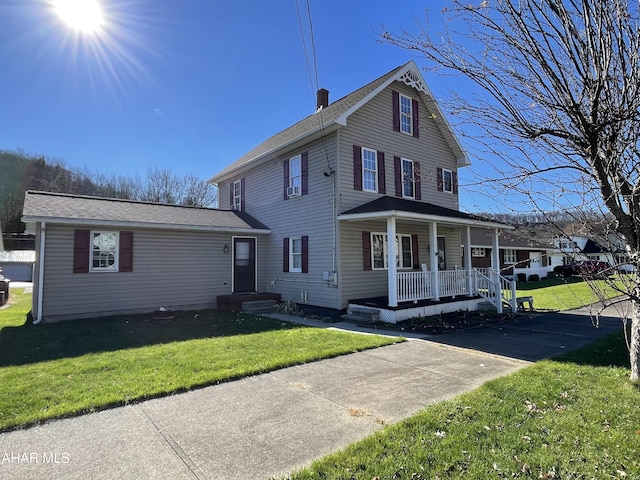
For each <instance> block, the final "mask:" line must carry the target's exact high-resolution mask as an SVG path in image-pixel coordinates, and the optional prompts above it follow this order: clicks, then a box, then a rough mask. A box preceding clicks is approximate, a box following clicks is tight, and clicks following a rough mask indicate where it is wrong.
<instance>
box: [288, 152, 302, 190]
mask: <svg viewBox="0 0 640 480" xmlns="http://www.w3.org/2000/svg"><path fill="white" fill-rule="evenodd" d="M289 187H293V188H294V189H297V191H298V195H299V194H300V189H301V188H302V157H301V156H300V155H297V156H295V157H293V158H290V159H289Z"/></svg>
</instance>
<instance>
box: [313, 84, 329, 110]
mask: <svg viewBox="0 0 640 480" xmlns="http://www.w3.org/2000/svg"><path fill="white" fill-rule="evenodd" d="M317 99H318V101H317V105H316V112H319V111H320V110H322V109H323V108H327V107H328V106H329V90H327V89H325V88H321V89H320V90H318V92H317Z"/></svg>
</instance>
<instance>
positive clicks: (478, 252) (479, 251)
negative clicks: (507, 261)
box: [471, 247, 486, 257]
mask: <svg viewBox="0 0 640 480" xmlns="http://www.w3.org/2000/svg"><path fill="white" fill-rule="evenodd" d="M485 253H486V252H485V249H484V247H479V248H472V249H471V256H472V257H485V256H486V254H485Z"/></svg>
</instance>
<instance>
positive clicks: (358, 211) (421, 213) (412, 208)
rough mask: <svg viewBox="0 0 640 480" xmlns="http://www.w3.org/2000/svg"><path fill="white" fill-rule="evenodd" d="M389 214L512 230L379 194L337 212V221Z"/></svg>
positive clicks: (486, 221)
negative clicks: (374, 198)
mask: <svg viewBox="0 0 640 480" xmlns="http://www.w3.org/2000/svg"><path fill="white" fill-rule="evenodd" d="M389 217H396V218H397V219H404V220H413V221H419V222H437V223H439V224H448V225H457V226H466V225H468V226H472V227H478V228H500V229H509V230H511V229H513V228H514V227H512V226H511V225H506V224H503V223H499V222H495V221H493V220H489V219H487V218H483V217H480V216H478V215H473V214H470V213H465V212H460V211H458V210H453V209H451V208H446V207H441V206H439V205H434V204H432V203H426V202H418V201H415V200H408V199H406V198H397V197H389V196H384V197H379V198H377V199H376V200H373V201H371V202H368V203H365V204H362V205H360V206H358V207H355V208H352V209H351V210H347V211H346V212H343V213H341V214H340V215H338V220H341V221H355V220H383V219H387V218H389Z"/></svg>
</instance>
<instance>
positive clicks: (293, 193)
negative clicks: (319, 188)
mask: <svg viewBox="0 0 640 480" xmlns="http://www.w3.org/2000/svg"><path fill="white" fill-rule="evenodd" d="M299 196H300V187H297V186H293V187H287V197H299Z"/></svg>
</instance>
